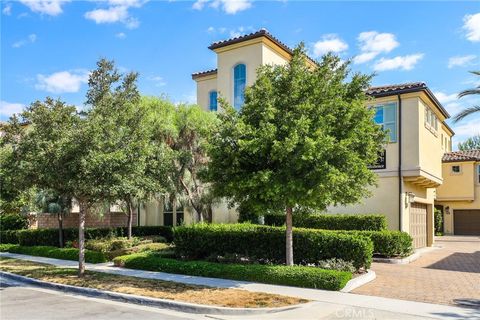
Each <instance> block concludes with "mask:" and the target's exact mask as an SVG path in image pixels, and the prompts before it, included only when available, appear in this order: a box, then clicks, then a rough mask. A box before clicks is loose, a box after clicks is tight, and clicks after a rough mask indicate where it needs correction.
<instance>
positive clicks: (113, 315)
mask: <svg viewBox="0 0 480 320" xmlns="http://www.w3.org/2000/svg"><path fill="white" fill-rule="evenodd" d="M0 319H1V320H64V319H65V320H67V319H68V320H72V319H75V320H84V319H85V320H87V319H95V320H97V319H98V320H104V319H105V320H124V319H125V320H127V319H129V320H131V319H138V320H140V319H141V320H153V319H155V320H162V319H169V320H170V319H171V320H185V319H207V318H205V317H204V316H203V315H193V314H187V313H180V312H175V311H171V310H164V309H158V308H152V307H143V306H139V305H133V304H127V303H121V302H113V301H108V300H103V299H94V298H87V297H82V296H76V295H69V294H64V293H61V292H56V291H52V290H44V289H40V288H33V287H28V286H24V285H21V284H17V283H13V282H8V283H6V282H5V279H1V286H0Z"/></svg>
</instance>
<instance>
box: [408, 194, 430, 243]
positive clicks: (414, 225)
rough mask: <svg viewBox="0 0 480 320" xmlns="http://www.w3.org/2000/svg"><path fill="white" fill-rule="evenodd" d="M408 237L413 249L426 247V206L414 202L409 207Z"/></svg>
mask: <svg viewBox="0 0 480 320" xmlns="http://www.w3.org/2000/svg"><path fill="white" fill-rule="evenodd" d="M410 236H412V238H413V246H414V248H415V249H416V248H423V247H426V246H427V205H426V204H423V203H418V202H415V203H412V204H411V205H410Z"/></svg>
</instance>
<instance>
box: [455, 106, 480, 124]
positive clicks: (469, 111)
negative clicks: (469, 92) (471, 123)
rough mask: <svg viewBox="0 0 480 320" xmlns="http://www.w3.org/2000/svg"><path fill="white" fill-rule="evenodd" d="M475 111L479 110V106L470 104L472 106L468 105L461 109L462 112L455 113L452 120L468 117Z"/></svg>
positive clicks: (456, 120)
mask: <svg viewBox="0 0 480 320" xmlns="http://www.w3.org/2000/svg"><path fill="white" fill-rule="evenodd" d="M476 112H480V106H472V107H469V108H467V109H465V110H463V111H462V112H459V113H458V114H456V115H455V116H454V117H453V122H458V121H460V120H462V119H464V118H465V117H468V116H470V115H472V114H474V113H476Z"/></svg>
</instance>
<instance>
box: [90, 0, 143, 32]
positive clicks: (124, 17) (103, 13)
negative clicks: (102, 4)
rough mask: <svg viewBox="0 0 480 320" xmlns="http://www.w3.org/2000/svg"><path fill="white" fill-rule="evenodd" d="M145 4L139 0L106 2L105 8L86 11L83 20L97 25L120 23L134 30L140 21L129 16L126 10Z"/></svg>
mask: <svg viewBox="0 0 480 320" xmlns="http://www.w3.org/2000/svg"><path fill="white" fill-rule="evenodd" d="M145 2H146V1H140V0H108V1H107V4H108V7H107V8H101V9H95V10H92V11H87V12H86V13H85V18H86V19H89V20H93V21H95V23H97V24H102V23H116V22H121V23H123V24H124V25H125V26H126V27H127V28H128V29H135V28H138V26H139V25H140V21H139V20H138V19H137V18H135V17H132V16H130V13H129V11H128V10H129V9H130V8H140V7H141V6H142V5H143V4H144V3H145Z"/></svg>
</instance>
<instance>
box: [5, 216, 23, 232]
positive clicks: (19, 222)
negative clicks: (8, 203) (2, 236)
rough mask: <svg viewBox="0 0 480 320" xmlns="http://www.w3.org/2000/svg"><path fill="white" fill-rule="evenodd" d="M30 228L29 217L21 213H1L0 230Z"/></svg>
mask: <svg viewBox="0 0 480 320" xmlns="http://www.w3.org/2000/svg"><path fill="white" fill-rule="evenodd" d="M27 228H28V219H27V217H24V216H22V215H20V214H16V213H5V214H1V215H0V230H1V231H5V230H19V229H27Z"/></svg>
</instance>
